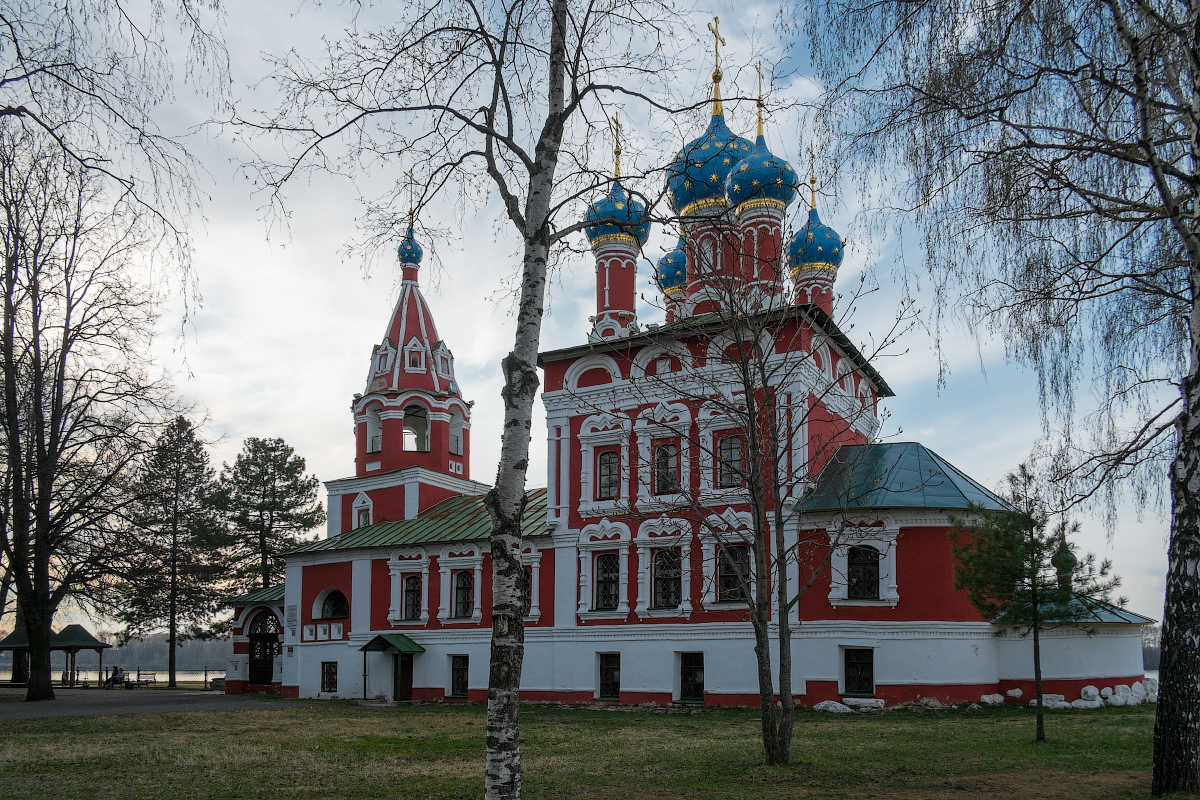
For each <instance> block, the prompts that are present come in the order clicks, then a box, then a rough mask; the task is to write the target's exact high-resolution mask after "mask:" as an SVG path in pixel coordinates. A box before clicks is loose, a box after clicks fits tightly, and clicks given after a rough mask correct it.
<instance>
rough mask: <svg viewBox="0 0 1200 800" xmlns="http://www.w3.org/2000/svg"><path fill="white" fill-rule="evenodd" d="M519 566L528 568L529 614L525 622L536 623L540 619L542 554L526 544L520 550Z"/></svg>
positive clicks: (531, 545)
mask: <svg viewBox="0 0 1200 800" xmlns="http://www.w3.org/2000/svg"><path fill="white" fill-rule="evenodd" d="M521 566H522V567H529V572H530V576H529V577H530V586H529V613H528V614H526V615H525V621H526V622H537V621H538V620H539V619H541V618H542V609H541V594H542V592H541V584H542V554H541V552H539V551H538V549H537V546H536V545H534V544H532V543H526V544H525V545H524V547H522V548H521Z"/></svg>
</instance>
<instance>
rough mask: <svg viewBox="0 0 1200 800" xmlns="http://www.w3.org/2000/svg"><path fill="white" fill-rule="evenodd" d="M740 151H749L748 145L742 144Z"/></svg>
mask: <svg viewBox="0 0 1200 800" xmlns="http://www.w3.org/2000/svg"><path fill="white" fill-rule="evenodd" d="M742 149H743V150H749V149H750V145H748V144H744V145H742Z"/></svg>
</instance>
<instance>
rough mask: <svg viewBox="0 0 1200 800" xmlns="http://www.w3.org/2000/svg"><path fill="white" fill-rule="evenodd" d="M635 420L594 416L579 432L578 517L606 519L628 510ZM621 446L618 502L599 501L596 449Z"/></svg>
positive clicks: (606, 414) (585, 422)
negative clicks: (580, 467)
mask: <svg viewBox="0 0 1200 800" xmlns="http://www.w3.org/2000/svg"><path fill="white" fill-rule="evenodd" d="M632 428H633V420H631V419H630V418H629V417H627V416H625V415H624V414H610V413H607V412H605V413H602V414H593V415H592V416H590V417H588V418H587V419H585V420H584V421H583V425H582V426H580V429H579V451H580V455H581V457H582V462H583V463H582V465H581V466H582V469H580V471H579V472H580V475H579V515H580V516H581V517H603V516H605V515H607V514H616V513H618V512H621V511H623V510H626V509H628V508H629V434H630V431H631V429H632ZM611 445H619V446H620V457H619V458H618V459H617V469H618V479H619V485H618V489H617V497H616V499H615V500H596V499H595V497H596V492H595V488H594V487H595V472H596V448H597V447H606V446H611Z"/></svg>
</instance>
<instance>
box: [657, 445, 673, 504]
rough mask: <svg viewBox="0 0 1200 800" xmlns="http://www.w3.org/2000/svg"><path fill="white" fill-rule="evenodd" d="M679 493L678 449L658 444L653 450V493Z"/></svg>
mask: <svg viewBox="0 0 1200 800" xmlns="http://www.w3.org/2000/svg"><path fill="white" fill-rule="evenodd" d="M678 491H679V447H678V446H677V445H673V444H660V445H658V446H657V447H655V448H654V493H655V494H676V493H677V492H678Z"/></svg>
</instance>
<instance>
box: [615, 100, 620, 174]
mask: <svg viewBox="0 0 1200 800" xmlns="http://www.w3.org/2000/svg"><path fill="white" fill-rule="evenodd" d="M613 158H614V159H615V161H616V167H615V168H614V169H613V176H614V177H617V178H619V177H621V112H620V111H617V112H614V113H613Z"/></svg>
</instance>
